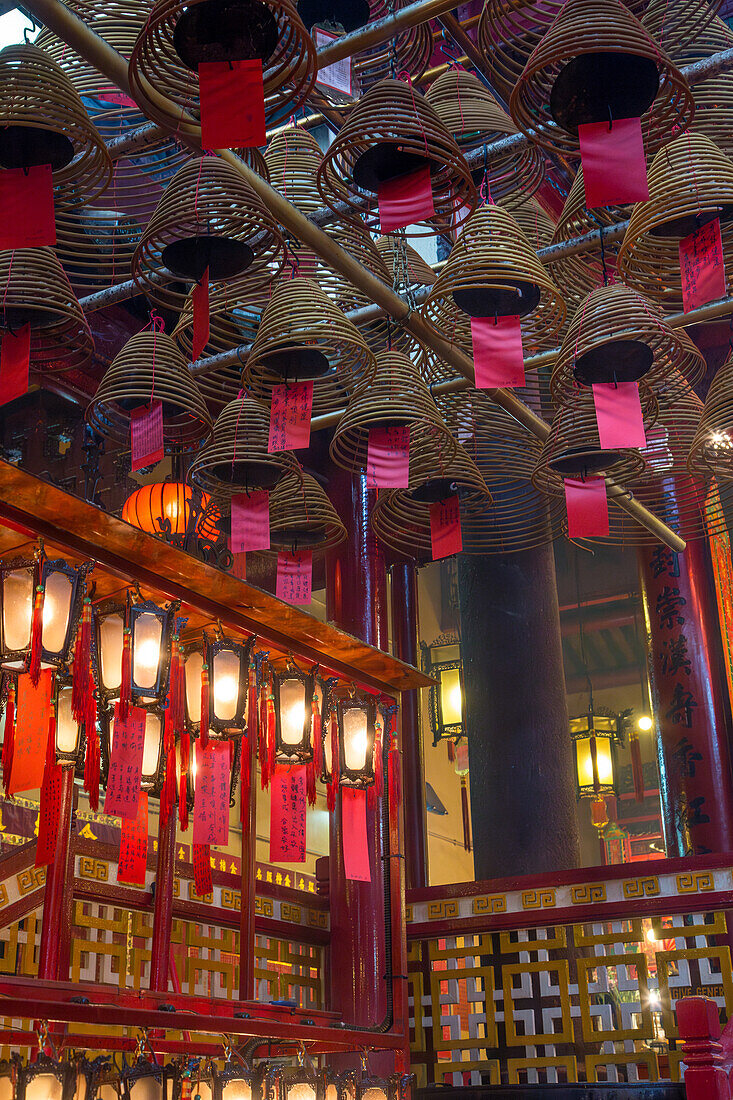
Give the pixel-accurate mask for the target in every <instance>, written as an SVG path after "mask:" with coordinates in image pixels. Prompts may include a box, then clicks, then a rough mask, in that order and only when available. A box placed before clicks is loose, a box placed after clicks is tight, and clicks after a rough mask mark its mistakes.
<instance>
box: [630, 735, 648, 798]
mask: <svg viewBox="0 0 733 1100" xmlns="http://www.w3.org/2000/svg"><path fill="white" fill-rule="evenodd" d="M629 749H630V750H631V777H632V779H633V781H634V799H635V801H636V802H643V801H644V797H645V795H646V791H645V789H644V765H643V764H642V762H641V745H640V744H639V738H638V737H637V736H636V734H635V733H632V734H631V735H630V736H629Z"/></svg>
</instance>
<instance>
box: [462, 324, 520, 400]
mask: <svg viewBox="0 0 733 1100" xmlns="http://www.w3.org/2000/svg"><path fill="white" fill-rule="evenodd" d="M471 339H472V341H473V372H474V375H475V379H476V389H477V390H493V389H497V388H498V387H500V386H523V385H524V383H525V377H524V350H523V348H522V326H521V324H520V321H519V317H472V318H471Z"/></svg>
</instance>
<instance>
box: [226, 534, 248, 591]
mask: <svg viewBox="0 0 733 1100" xmlns="http://www.w3.org/2000/svg"><path fill="white" fill-rule="evenodd" d="M229 548H230V549H231V539H230V540H229ZM232 557H233V558H234V561H233V562H232V576H233V577H236V578H237V580H240V581H246V580H247V555H246V554H232Z"/></svg>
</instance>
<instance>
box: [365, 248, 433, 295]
mask: <svg viewBox="0 0 733 1100" xmlns="http://www.w3.org/2000/svg"><path fill="white" fill-rule="evenodd" d="M376 248H377V251H378V252H379V255H380V256H381V257H382V260H383V261H384V264H385V266H386V268H387V271H388V272H389V275H390V276H391V279H392V285H393V286H395V285H396V286H400V287H403V288H404V289H411V290H416V289H417V288H418V287H420V286H432V285H433V283H434V282H435V280H436V279H437V275H436V274H435V272H434V271H433V269H432V267H431V266H430V264H428V263H426V262H425V260H424V259H423V258H422V256H421V255H420V253H419V252H418V251H417V249H415V248H413V247H412V245H411V244H408V243H407V241H406V240H405V239H404V237H379V239H378V240H377V242H376Z"/></svg>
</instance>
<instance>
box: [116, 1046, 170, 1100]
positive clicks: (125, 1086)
mask: <svg viewBox="0 0 733 1100" xmlns="http://www.w3.org/2000/svg"><path fill="white" fill-rule="evenodd" d="M145 1041H146V1042H147V1040H145ZM138 1045H140V1044H138ZM152 1057H153V1061H150V1060H149V1059H148V1058H145V1057H144V1056H143V1054H142V1053H140V1054H139V1055H138V1058H137V1061H136V1062H134V1063H133V1064H132V1065H126V1066H125V1067H124V1069H123V1071H122V1095H123V1100H172V1098H173V1092H174V1087H175V1083H176V1076H177V1074H176V1070H175V1068H174V1067H173V1066H172V1065H168V1066H163V1065H161V1064H160V1063H159V1062H157V1061H156V1060H155V1056H154V1055H152Z"/></svg>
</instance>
